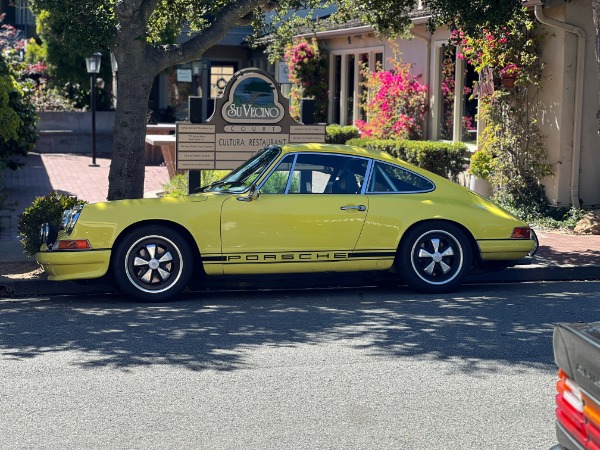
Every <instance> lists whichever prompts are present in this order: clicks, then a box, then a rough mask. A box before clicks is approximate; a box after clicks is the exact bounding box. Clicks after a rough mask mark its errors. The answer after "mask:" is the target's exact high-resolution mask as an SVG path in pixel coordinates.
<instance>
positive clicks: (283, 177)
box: [260, 155, 294, 194]
mask: <svg viewBox="0 0 600 450" xmlns="http://www.w3.org/2000/svg"><path fill="white" fill-rule="evenodd" d="M293 163H294V155H287V156H286V157H285V158H283V160H282V161H281V162H280V163H279V165H278V166H277V168H276V169H275V170H274V171H273V172H271V175H269V178H268V179H267V180H266V181H265V182H264V183H263V185H262V186H261V187H260V192H261V193H263V194H285V190H286V187H287V184H288V179H289V175H290V170H291V169H292V164H293ZM293 185H294V180H293V179H292V186H290V191H291V190H292V189H293Z"/></svg>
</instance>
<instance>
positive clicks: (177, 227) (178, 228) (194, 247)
mask: <svg viewBox="0 0 600 450" xmlns="http://www.w3.org/2000/svg"><path fill="white" fill-rule="evenodd" d="M147 225H162V226H165V227H168V228H170V229H171V230H173V231H175V232H176V233H178V234H180V235H181V237H182V238H183V239H184V240H185V241H186V243H187V244H188V246H189V247H190V250H191V252H192V256H193V258H194V267H195V268H196V269H198V268H199V269H200V270H201V271H202V273H203V274H204V266H203V265H202V257H201V255H200V249H199V248H198V244H197V243H196V241H195V240H194V237H193V236H192V233H190V231H189V230H188V229H187V228H185V227H184V226H183V225H181V224H178V223H177V222H173V221H170V220H162V219H152V220H144V221H142V222H136V223H132V224H131V225H129V226H128V227H127V228H125V229H123V231H121V233H119V235H118V236H117V238H116V239H115V241H114V242H113V245H112V248H113V250H114V249H116V248H117V247H118V246H119V244H120V243H121V241H122V240H123V239H125V237H126V236H127V235H128V234H129V233H131V232H132V231H134V230H136V229H138V228H141V227H144V226H147ZM114 257H115V252H114V251H113V252H111V258H110V267H109V269H110V268H112V266H113V264H114Z"/></svg>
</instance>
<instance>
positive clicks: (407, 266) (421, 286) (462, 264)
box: [398, 222, 473, 293]
mask: <svg viewBox="0 0 600 450" xmlns="http://www.w3.org/2000/svg"><path fill="white" fill-rule="evenodd" d="M398 261H399V266H400V267H399V269H400V272H401V273H402V276H403V278H404V280H405V281H406V283H407V284H408V285H409V286H410V287H411V288H413V289H415V290H418V291H421V292H427V293H440V292H450V291H452V290H455V289H456V288H458V287H459V286H460V285H461V283H462V282H463V280H464V279H465V277H466V276H467V275H468V273H469V271H470V270H471V264H472V261H473V255H472V250H471V245H470V243H469V240H468V238H467V237H466V235H465V233H464V232H463V231H462V230H461V229H460V228H458V227H457V226H455V225H453V224H451V223H444V222H430V223H424V224H421V225H419V226H417V227H415V228H413V229H412V230H410V231H409V232H408V233H407V235H406V236H405V237H404V238H403V239H402V244H401V246H400V250H399V255H398Z"/></svg>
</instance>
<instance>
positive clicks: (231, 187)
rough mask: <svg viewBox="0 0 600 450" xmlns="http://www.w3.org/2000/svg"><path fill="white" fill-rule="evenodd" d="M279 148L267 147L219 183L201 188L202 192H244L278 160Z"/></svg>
mask: <svg viewBox="0 0 600 450" xmlns="http://www.w3.org/2000/svg"><path fill="white" fill-rule="evenodd" d="M280 152H281V149H280V148H279V147H266V148H263V149H262V150H260V151H259V152H258V153H256V155H254V156H253V157H252V158H250V159H249V160H248V161H246V162H245V163H244V164H242V165H241V166H240V167H238V168H237V169H235V170H234V171H233V172H231V173H230V174H228V175H226V176H225V177H224V178H222V179H221V180H219V181H215V182H214V183H211V184H210V185H208V186H204V187H202V188H200V191H201V192H224V191H226V192H234V193H235V192H238V193H239V192H244V191H245V190H246V189H248V188H249V187H250V186H251V185H252V183H254V182H255V181H256V180H257V179H258V178H259V177H260V175H261V174H262V173H263V172H264V171H265V169H266V168H267V167H269V166H270V165H271V163H272V162H273V161H274V160H275V158H277V156H278V155H279V153H280Z"/></svg>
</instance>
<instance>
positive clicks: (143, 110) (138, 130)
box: [108, 55, 154, 200]
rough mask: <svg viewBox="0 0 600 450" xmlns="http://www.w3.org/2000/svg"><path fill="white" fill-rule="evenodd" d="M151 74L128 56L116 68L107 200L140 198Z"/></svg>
mask: <svg viewBox="0 0 600 450" xmlns="http://www.w3.org/2000/svg"><path fill="white" fill-rule="evenodd" d="M153 79H154V71H153V70H152V68H148V67H147V65H146V64H144V58H143V57H140V56H138V57H135V56H133V55H128V56H127V58H125V59H124V60H123V64H119V86H118V92H119V94H120V95H119V101H118V103H117V110H116V113H115V125H114V129H113V134H114V138H113V139H114V140H113V151H112V162H111V165H110V172H109V174H108V186H109V187H108V200H119V199H124V198H142V197H143V196H144V172H145V153H144V141H145V136H146V115H147V113H148V98H149V95H150V89H151V88H152V81H153Z"/></svg>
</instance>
